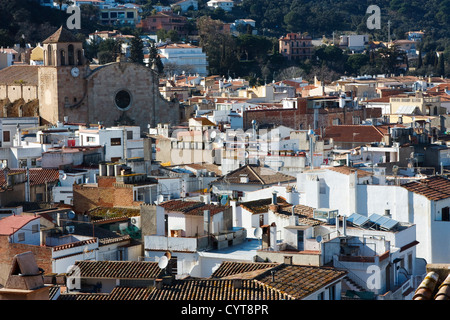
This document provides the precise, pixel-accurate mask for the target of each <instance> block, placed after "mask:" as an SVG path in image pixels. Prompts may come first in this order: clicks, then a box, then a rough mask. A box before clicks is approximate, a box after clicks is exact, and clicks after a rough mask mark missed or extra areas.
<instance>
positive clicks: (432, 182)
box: [401, 176, 450, 201]
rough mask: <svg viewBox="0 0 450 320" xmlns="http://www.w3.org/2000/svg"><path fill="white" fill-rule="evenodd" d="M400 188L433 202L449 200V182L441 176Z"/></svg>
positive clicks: (403, 185)
mask: <svg viewBox="0 0 450 320" xmlns="http://www.w3.org/2000/svg"><path fill="white" fill-rule="evenodd" d="M401 186H402V187H403V188H405V189H407V190H409V191H411V192H414V193H417V194H421V195H423V196H425V197H426V198H427V199H429V200H433V201H438V200H442V199H447V198H450V180H448V179H447V178H444V177H441V176H434V177H429V178H425V179H421V180H419V181H413V182H409V183H405V184H402V185H401Z"/></svg>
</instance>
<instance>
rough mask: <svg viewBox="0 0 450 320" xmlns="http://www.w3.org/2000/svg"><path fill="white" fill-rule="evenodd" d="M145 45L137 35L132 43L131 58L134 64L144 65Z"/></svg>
mask: <svg viewBox="0 0 450 320" xmlns="http://www.w3.org/2000/svg"><path fill="white" fill-rule="evenodd" d="M143 50H144V43H143V41H142V39H141V37H139V35H138V34H135V35H134V37H133V38H132V39H131V43H130V58H129V60H130V61H131V62H134V63H138V64H144V51H143Z"/></svg>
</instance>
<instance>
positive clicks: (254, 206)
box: [241, 197, 290, 214]
mask: <svg viewBox="0 0 450 320" xmlns="http://www.w3.org/2000/svg"><path fill="white" fill-rule="evenodd" d="M271 203H272V199H271V198H267V199H260V200H253V201H246V202H242V203H241V207H243V208H244V209H246V210H248V211H250V212H252V213H254V214H258V213H264V212H267V211H268V210H269V205H270V204H271ZM277 204H278V205H279V206H281V207H285V206H290V205H289V203H287V202H286V200H284V199H283V198H281V197H277Z"/></svg>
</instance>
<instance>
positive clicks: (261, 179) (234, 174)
mask: <svg viewBox="0 0 450 320" xmlns="http://www.w3.org/2000/svg"><path fill="white" fill-rule="evenodd" d="M244 176H245V177H248V182H245V183H244V182H241V177H244ZM296 180H297V179H296V178H295V177H292V176H289V175H287V174H284V173H281V172H278V171H275V170H272V169H269V168H267V167H260V166H254V165H245V166H242V167H240V168H238V169H236V170H233V171H231V172H229V173H228V174H226V175H224V176H222V177H220V178H218V179H217V180H215V181H213V182H212V183H213V184H217V183H222V182H226V183H233V184H235V183H237V184H241V183H242V184H258V185H274V184H277V183H288V182H295V181H296Z"/></svg>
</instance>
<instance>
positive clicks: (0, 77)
mask: <svg viewBox="0 0 450 320" xmlns="http://www.w3.org/2000/svg"><path fill="white" fill-rule="evenodd" d="M38 72H39V67H38V66H29V65H13V66H10V67H7V68H4V69H2V70H0V84H8V85H18V84H17V83H16V82H15V81H18V79H20V80H22V83H23V84H24V85H27V86H37V85H38V81H39V80H38Z"/></svg>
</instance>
